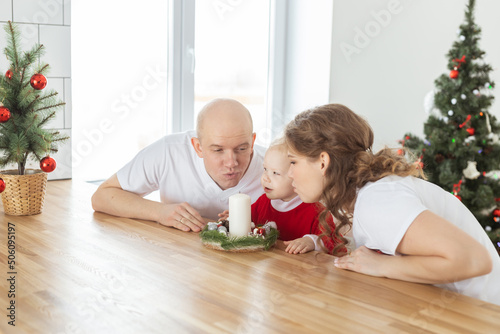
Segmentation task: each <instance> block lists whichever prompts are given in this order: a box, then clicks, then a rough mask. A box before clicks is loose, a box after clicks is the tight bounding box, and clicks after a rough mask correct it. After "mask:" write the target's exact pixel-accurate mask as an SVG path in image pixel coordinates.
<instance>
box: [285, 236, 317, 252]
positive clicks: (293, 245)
mask: <svg viewBox="0 0 500 334" xmlns="http://www.w3.org/2000/svg"><path fill="white" fill-rule="evenodd" d="M283 243H284V244H285V245H286V246H287V247H286V249H285V252H287V253H290V254H299V253H300V254H303V253H307V252H310V251H313V250H314V248H315V247H314V246H315V245H314V241H313V240H312V239H311V238H309V237H302V238H298V239H295V240H291V241H284V242H283Z"/></svg>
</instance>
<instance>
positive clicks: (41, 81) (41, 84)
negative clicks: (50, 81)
mask: <svg viewBox="0 0 500 334" xmlns="http://www.w3.org/2000/svg"><path fill="white" fill-rule="evenodd" d="M30 83H31V87H33V88H35V89H36V90H42V89H44V88H45V86H47V78H45V76H44V75H43V74H40V73H37V74H34V75H33V76H32V77H31V80H30Z"/></svg>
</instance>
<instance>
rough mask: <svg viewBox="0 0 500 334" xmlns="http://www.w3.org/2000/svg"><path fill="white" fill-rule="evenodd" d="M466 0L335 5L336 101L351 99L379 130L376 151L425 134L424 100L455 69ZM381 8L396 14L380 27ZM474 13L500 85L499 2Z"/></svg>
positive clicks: (483, 3)
mask: <svg viewBox="0 0 500 334" xmlns="http://www.w3.org/2000/svg"><path fill="white" fill-rule="evenodd" d="M467 2H468V1H466V0H460V1H457V0H439V1H433V0H419V1H415V0H413V1H412V0H358V1H351V0H336V1H335V2H334V6H333V36H332V59H331V86H330V101H331V102H334V103H342V104H345V105H347V106H349V107H350V108H351V109H353V110H354V111H355V112H357V113H360V114H362V115H364V116H365V117H366V118H367V119H368V121H369V122H370V124H371V125H372V127H373V130H374V132H375V145H374V148H375V149H379V148H381V147H382V146H384V145H388V146H392V147H395V146H398V145H399V144H398V143H397V140H398V139H401V138H402V137H403V135H404V133H405V132H408V131H409V132H413V133H415V134H417V135H423V124H424V122H425V121H426V120H427V117H428V115H427V114H426V113H425V111H424V108H423V100H424V97H425V95H426V94H427V93H428V92H429V91H431V90H432V89H433V88H434V80H435V79H436V78H437V77H438V76H439V75H441V74H442V73H449V70H448V69H447V67H446V65H447V57H446V54H447V52H448V51H449V49H450V48H451V46H452V43H453V42H454V41H455V40H456V39H457V37H458V36H457V33H456V32H457V30H458V27H459V25H460V24H461V23H462V22H463V20H464V10H465V4H466V3H467ZM382 10H385V11H387V12H389V13H390V12H391V11H392V13H391V17H390V18H388V17H387V16H383V17H379V20H381V21H382V22H383V24H379V23H376V22H377V20H376V18H375V16H374V14H373V13H381V11H382ZM475 13H476V24H478V25H479V26H480V27H481V29H482V33H481V41H480V44H479V46H480V48H481V49H483V50H484V51H486V57H485V61H486V62H487V63H489V64H490V65H492V66H493V68H494V69H495V71H494V72H493V73H492V75H491V76H492V79H493V81H495V82H496V83H497V84H500V74H499V72H498V68H499V66H500V43H499V38H498V36H499V33H500V20H498V13H500V2H499V1H496V0H477V1H476V11H475ZM377 25H378V27H379V28H380V29H379V30H377ZM384 25H385V26H384ZM366 28H368V29H372V30H370V31H371V35H372V37H370V36H368V37H369V41H364V40H363V39H360V37H359V35H360V33H358V32H357V29H360V30H362V31H365V29H366ZM356 38H358V39H356ZM356 43H357V45H358V46H361V47H358V51H359V53H355V52H354V53H352V54H349V52H348V51H343V50H342V47H344V49H346V48H347V49H348V48H349V47H348V45H351V46H356ZM365 44H366V46H365ZM351 51H352V50H351ZM497 90H498V88H497ZM499 98H500V96H498V95H497V100H498V99H499ZM499 109H500V103H499V102H496V103H495V104H494V105H493V107H492V108H491V109H490V112H491V113H492V114H494V115H496V116H497V117H499V116H500V110H499Z"/></svg>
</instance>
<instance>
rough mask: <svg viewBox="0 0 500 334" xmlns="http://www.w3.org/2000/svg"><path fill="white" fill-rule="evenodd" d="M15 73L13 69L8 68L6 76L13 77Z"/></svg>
mask: <svg viewBox="0 0 500 334" xmlns="http://www.w3.org/2000/svg"><path fill="white" fill-rule="evenodd" d="M13 75H14V72H12V70H7V72H5V77H6V78H7V79H9V80H10V79H12V76H13Z"/></svg>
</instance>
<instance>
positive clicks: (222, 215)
mask: <svg viewBox="0 0 500 334" xmlns="http://www.w3.org/2000/svg"><path fill="white" fill-rule="evenodd" d="M218 216H219V220H224V219H228V218H229V210H226V211H224V212H221V213H219V214H218Z"/></svg>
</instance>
